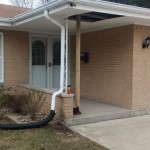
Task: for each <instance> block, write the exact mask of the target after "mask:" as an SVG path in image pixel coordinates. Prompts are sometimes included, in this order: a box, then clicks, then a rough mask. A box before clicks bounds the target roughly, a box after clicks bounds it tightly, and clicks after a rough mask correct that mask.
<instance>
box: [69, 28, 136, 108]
mask: <svg viewBox="0 0 150 150" xmlns="http://www.w3.org/2000/svg"><path fill="white" fill-rule="evenodd" d="M133 28H134V26H133V25H128V26H123V27H116V28H111V29H106V30H100V31H95V32H90V33H84V34H82V37H81V44H82V45H81V51H85V52H89V54H90V55H89V58H90V60H89V63H87V64H81V96H82V97H84V98H87V99H90V100H96V101H101V102H106V103H111V104H115V105H118V106H122V107H127V108H131V107H132V56H133ZM71 44H72V46H71V50H72V56H71V57H72V63H71V65H72V66H71V77H72V81H71V83H72V88H73V90H74V89H75V87H74V85H75V37H74V36H73V37H72V40H71Z"/></svg>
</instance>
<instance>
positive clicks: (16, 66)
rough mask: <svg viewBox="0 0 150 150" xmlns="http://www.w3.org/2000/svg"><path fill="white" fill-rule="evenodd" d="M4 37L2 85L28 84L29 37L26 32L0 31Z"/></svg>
mask: <svg viewBox="0 0 150 150" xmlns="http://www.w3.org/2000/svg"><path fill="white" fill-rule="evenodd" d="M0 32H2V33H3V36H4V84H5V85H7V86H16V85H18V84H22V83H28V82H29V35H28V33H27V32H21V31H10V30H0Z"/></svg>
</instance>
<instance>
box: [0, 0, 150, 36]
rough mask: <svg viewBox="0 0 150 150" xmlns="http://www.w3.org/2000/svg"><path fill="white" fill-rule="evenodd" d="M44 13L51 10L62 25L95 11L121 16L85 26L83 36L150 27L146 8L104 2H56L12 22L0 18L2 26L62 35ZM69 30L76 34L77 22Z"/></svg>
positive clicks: (17, 17) (11, 19) (81, 0)
mask: <svg viewBox="0 0 150 150" xmlns="http://www.w3.org/2000/svg"><path fill="white" fill-rule="evenodd" d="M72 4H74V5H72ZM44 10H48V11H49V14H50V16H51V17H52V18H54V19H56V20H57V21H59V22H61V23H62V24H63V23H64V18H67V17H69V16H72V15H77V14H83V13H87V12H93V11H94V12H101V13H107V14H115V15H121V16H122V17H119V18H113V19H108V20H103V21H98V22H94V23H87V22H82V32H88V31H92V30H98V29H104V28H111V27H115V26H122V25H127V24H140V25H146V26H149V25H150V9H147V8H140V7H135V6H129V5H124V4H118V3H113V2H107V1H102V0H71V1H69V0H55V1H53V2H51V3H49V4H47V5H44V6H42V7H39V8H37V9H34V10H30V11H28V12H25V13H23V14H20V15H18V16H16V17H13V18H0V26H1V27H3V28H8V29H16V30H24V31H30V32H41V33H52V34H55V33H59V32H60V29H59V28H58V27H56V26H55V25H54V24H52V23H50V22H49V21H47V20H46V19H45V17H44ZM69 30H70V32H71V33H73V32H74V31H75V21H69Z"/></svg>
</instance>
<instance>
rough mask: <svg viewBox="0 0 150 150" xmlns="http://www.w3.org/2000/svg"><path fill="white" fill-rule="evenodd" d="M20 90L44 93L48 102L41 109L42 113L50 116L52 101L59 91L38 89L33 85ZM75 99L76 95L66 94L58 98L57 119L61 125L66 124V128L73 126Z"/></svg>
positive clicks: (25, 85) (22, 86) (22, 87)
mask: <svg viewBox="0 0 150 150" xmlns="http://www.w3.org/2000/svg"><path fill="white" fill-rule="evenodd" d="M19 89H20V90H24V91H27V90H31V89H32V90H36V91H39V92H42V93H43V96H44V97H46V101H45V103H44V105H43V107H42V108H41V112H43V113H45V114H49V112H50V108H51V107H50V106H51V99H52V95H53V93H54V92H56V91H57V89H44V88H37V87H33V86H31V85H27V84H24V85H19ZM73 97H74V94H66V93H62V94H61V95H59V96H58V97H57V98H56V116H55V118H56V119H57V120H58V121H60V122H61V123H63V124H65V125H66V126H70V125H72V124H73Z"/></svg>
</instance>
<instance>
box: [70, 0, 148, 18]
mask: <svg viewBox="0 0 150 150" xmlns="http://www.w3.org/2000/svg"><path fill="white" fill-rule="evenodd" d="M72 1H73V2H74V3H75V4H76V7H74V9H81V10H89V11H95V12H102V13H110V14H116V15H123V16H129V17H137V18H144V19H150V9H148V8H142V7H136V6H130V5H125V4H119V3H113V2H108V1H101V0H72Z"/></svg>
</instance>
